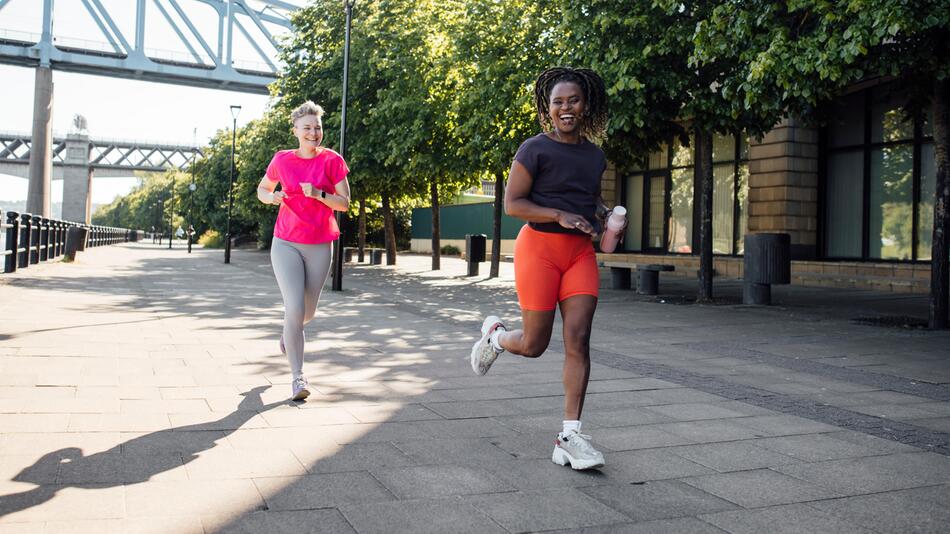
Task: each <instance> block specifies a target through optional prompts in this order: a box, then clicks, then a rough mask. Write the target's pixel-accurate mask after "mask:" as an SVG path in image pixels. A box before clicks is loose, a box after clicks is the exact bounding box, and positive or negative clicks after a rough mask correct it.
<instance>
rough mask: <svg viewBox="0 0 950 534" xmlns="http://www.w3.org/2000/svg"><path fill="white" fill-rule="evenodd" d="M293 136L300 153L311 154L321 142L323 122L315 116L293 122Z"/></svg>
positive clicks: (305, 116) (307, 116) (306, 116)
mask: <svg viewBox="0 0 950 534" xmlns="http://www.w3.org/2000/svg"><path fill="white" fill-rule="evenodd" d="M294 135H295V136H296V137H297V142H298V143H300V150H301V151H302V152H313V151H316V150H317V148H319V147H320V143H322V142H323V121H321V120H320V117H318V116H316V115H304V116H303V117H300V118H299V119H297V120H296V121H294Z"/></svg>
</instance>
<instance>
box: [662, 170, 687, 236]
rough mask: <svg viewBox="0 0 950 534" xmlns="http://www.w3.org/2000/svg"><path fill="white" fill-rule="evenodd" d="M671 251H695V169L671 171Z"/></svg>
mask: <svg viewBox="0 0 950 534" xmlns="http://www.w3.org/2000/svg"><path fill="white" fill-rule="evenodd" d="M670 174H671V177H672V179H673V189H671V190H670V237H669V247H668V249H667V250H669V251H670V252H681V253H687V254H688V253H690V252H692V251H693V246H692V245H693V169H692V167H687V168H685V169H673V171H672V172H671V173H670Z"/></svg>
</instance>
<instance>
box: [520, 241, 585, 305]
mask: <svg viewBox="0 0 950 534" xmlns="http://www.w3.org/2000/svg"><path fill="white" fill-rule="evenodd" d="M599 285H600V275H599V273H598V272H597V257H596V256H595V255H594V245H593V243H591V240H590V237H589V236H583V235H576V234H554V233H549V232H539V231H537V230H535V229H533V228H531V227H530V226H528V225H527V224H526V225H524V226H523V227H522V228H521V231H520V232H519V233H518V239H517V240H516V241H515V289H516V290H517V291H518V302H519V303H520V304H521V309H522V310H533V311H550V310H553V309H555V308H556V307H557V304H558V303H559V302H561V301H563V300H565V299H568V298H570V297H573V296H575V295H593V296H594V297H596V296H597V295H598V292H597V289H598V286H599Z"/></svg>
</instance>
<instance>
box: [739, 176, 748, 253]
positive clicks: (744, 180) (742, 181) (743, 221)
mask: <svg viewBox="0 0 950 534" xmlns="http://www.w3.org/2000/svg"><path fill="white" fill-rule="evenodd" d="M738 224H739V232H738V233H737V234H736V254H743V253H745V232H746V228H748V227H749V165H748V164H747V163H740V164H739V223H738Z"/></svg>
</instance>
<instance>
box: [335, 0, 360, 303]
mask: <svg viewBox="0 0 950 534" xmlns="http://www.w3.org/2000/svg"><path fill="white" fill-rule="evenodd" d="M355 2H356V0H343V9H344V10H345V11H346V30H345V32H344V39H343V102H342V106H341V107H342V108H343V110H342V112H341V113H340V155H341V156H343V159H346V94H347V87H348V82H349V75H350V23H351V21H352V18H353V4H354V3H355ZM344 217H345V214H344V213H343V212H341V211H338V212H337V213H336V225H337V227H338V228H339V229H340V237H339V238H337V242H336V246H335V247H333V284H332V285H331V287H330V288H331V289H332V290H333V291H343V242H344V240H343V238H344V236H343V218H344Z"/></svg>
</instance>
